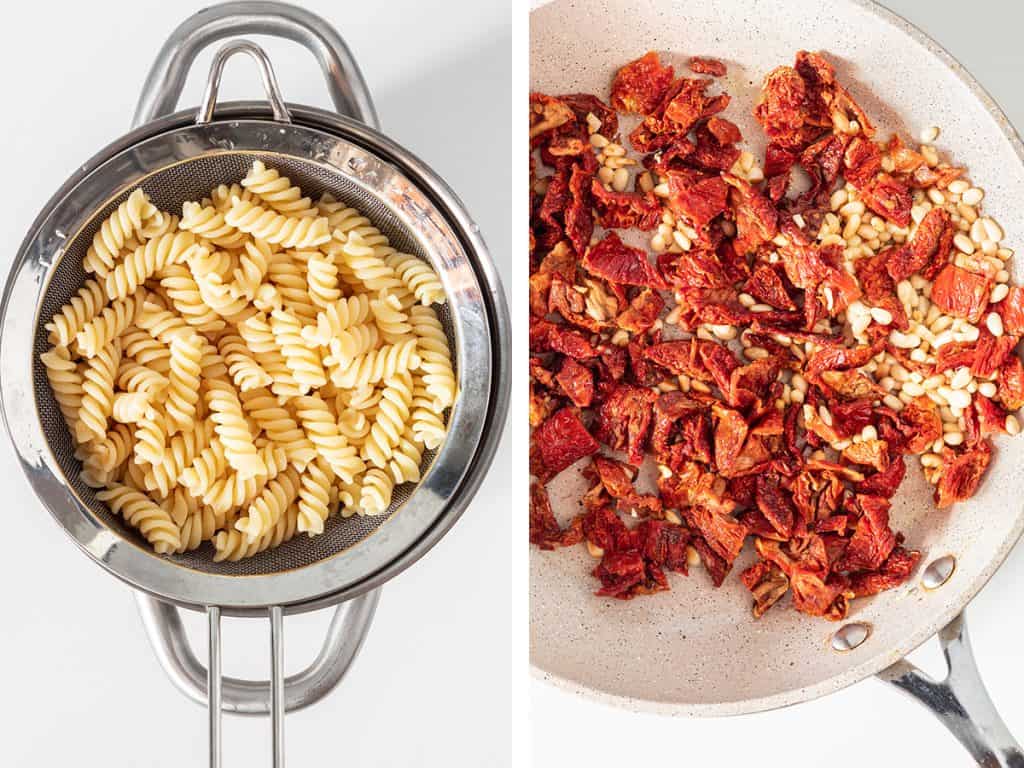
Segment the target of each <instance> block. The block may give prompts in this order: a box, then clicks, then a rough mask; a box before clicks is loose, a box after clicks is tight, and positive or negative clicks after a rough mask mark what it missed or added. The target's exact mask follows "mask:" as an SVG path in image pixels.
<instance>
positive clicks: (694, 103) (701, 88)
mask: <svg viewBox="0 0 1024 768" xmlns="http://www.w3.org/2000/svg"><path fill="white" fill-rule="evenodd" d="M710 84H711V81H710V80H705V79H702V78H686V77H684V78H680V79H679V80H677V81H676V82H675V84H673V86H672V90H671V91H670V92H669V96H670V98H669V100H668V102H667V103H666V104H665V109H664V117H665V119H666V120H667V121H670V122H671V123H673V124H674V125H673V126H672V128H673V130H674V131H675V132H677V133H688V132H689V131H690V129H691V128H693V126H694V125H695V124H696V122H697V121H698V120H700V119H701V118H702V117H704V116H705V115H704V109H705V107H706V106H707V102H708V98H707V96H706V95H705V92H706V91H707V89H708V86H709V85H710Z"/></svg>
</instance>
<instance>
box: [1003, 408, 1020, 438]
mask: <svg viewBox="0 0 1024 768" xmlns="http://www.w3.org/2000/svg"><path fill="white" fill-rule="evenodd" d="M1006 433H1007V434H1008V435H1019V434H1020V422H1019V421H1017V417H1016V416H1014V415H1013V414H1012V413H1011V414H1010V415H1009V416H1007V417H1006Z"/></svg>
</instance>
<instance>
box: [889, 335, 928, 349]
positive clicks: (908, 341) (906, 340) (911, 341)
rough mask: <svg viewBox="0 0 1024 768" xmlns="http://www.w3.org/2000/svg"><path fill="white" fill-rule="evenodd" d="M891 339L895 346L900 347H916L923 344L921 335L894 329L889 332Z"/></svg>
mask: <svg viewBox="0 0 1024 768" xmlns="http://www.w3.org/2000/svg"><path fill="white" fill-rule="evenodd" d="M889 341H891V342H892V343H893V346H895V347H899V348H900V349H915V348H917V347H919V346H921V337H920V336H918V335H917V334H914V333H901V332H900V331H893V332H892V333H891V334H889Z"/></svg>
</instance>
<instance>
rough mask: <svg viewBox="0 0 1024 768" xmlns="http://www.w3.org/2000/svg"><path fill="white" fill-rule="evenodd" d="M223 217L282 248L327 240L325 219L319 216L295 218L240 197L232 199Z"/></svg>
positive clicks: (308, 244) (312, 244)
mask: <svg viewBox="0 0 1024 768" xmlns="http://www.w3.org/2000/svg"><path fill="white" fill-rule="evenodd" d="M224 220H225V221H226V222H227V223H228V224H230V225H231V226H233V227H237V228H238V229H240V230H241V231H242V232H247V233H248V234H250V235H253V236H254V237H258V238H259V239H260V240H266V241H267V242H268V243H273V244H275V245H281V246H282V247H284V248H309V247H312V246H315V245H320V244H321V243H326V242H327V241H328V240H330V239H331V232H330V230H329V229H328V228H327V219H325V218H323V217H321V216H307V217H305V218H299V219H296V218H292V217H290V216H285V215H284V214H280V213H276V212H274V211H270V210H267V209H266V208H262V207H260V206H259V205H256V204H254V203H252V202H246V201H245V200H242V199H240V198H234V199H232V201H231V209H230V210H229V211H228V212H227V213H226V214H225V216H224Z"/></svg>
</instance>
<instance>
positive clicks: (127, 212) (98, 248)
mask: <svg viewBox="0 0 1024 768" xmlns="http://www.w3.org/2000/svg"><path fill="white" fill-rule="evenodd" d="M156 213H157V209H156V206H154V205H153V204H152V203H150V202H149V198H148V197H146V193H145V192H143V191H142V190H141V189H136V190H135V191H134V192H132V193H131V194H130V195H128V199H127V200H125V201H124V202H123V203H121V204H120V205H119V206H117V209H116V210H115V211H114V212H113V213H112V214H111V215H110V217H109V218H108V219H107V220H106V221H104V222H103V224H101V225H100V228H99V231H98V232H97V233H96V234H95V236H94V237H93V239H92V246H90V248H89V250H88V251H87V252H86V254H85V259H83V260H82V266H83V267H84V268H85V271H86V272H95V273H96V274H97V275H99V276H100V277H106V276H107V273H108V272H110V270H111V269H113V268H114V263H115V262H116V261H117V259H118V257H119V256H120V253H121V249H122V248H124V246H125V241H127V240H128V238H130V237H132V236H133V235H134V234H135V233H136V232H137V231H138V230H139V229H141V228H142V224H143V222H144V221H145V220H147V219H149V218H150V217H152V216H153V215H155V214H156Z"/></svg>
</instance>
